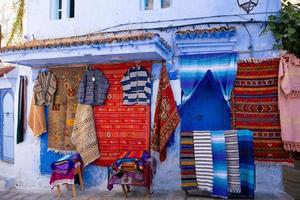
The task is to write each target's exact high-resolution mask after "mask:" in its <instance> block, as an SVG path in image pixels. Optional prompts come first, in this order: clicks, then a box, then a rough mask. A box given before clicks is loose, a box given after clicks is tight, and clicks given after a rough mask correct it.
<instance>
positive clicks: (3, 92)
mask: <svg viewBox="0 0 300 200" xmlns="http://www.w3.org/2000/svg"><path fill="white" fill-rule="evenodd" d="M6 94H10V95H11V96H12V98H13V103H14V93H13V90H12V88H1V89H0V148H1V151H0V161H3V162H7V163H14V158H15V144H14V145H13V148H12V151H13V158H12V160H8V159H5V158H4V157H3V131H4V125H3V120H4V113H3V106H2V105H3V100H4V97H5V95H6ZM13 110H14V104H13ZM13 123H14V116H13ZM13 129H14V127H13ZM13 138H15V135H13ZM14 141H15V140H14Z"/></svg>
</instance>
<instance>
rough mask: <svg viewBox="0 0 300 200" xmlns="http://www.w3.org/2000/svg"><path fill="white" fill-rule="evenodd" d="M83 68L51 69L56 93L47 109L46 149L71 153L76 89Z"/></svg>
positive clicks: (72, 148) (73, 147)
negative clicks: (47, 136) (47, 135)
mask: <svg viewBox="0 0 300 200" xmlns="http://www.w3.org/2000/svg"><path fill="white" fill-rule="evenodd" d="M84 71H85V68H83V67H80V68H53V69H51V72H53V73H54V74H55V76H56V81H57V91H56V93H55V96H54V101H53V105H51V106H50V109H49V127H48V133H49V141H48V149H49V150H52V151H54V152H59V153H73V152H75V146H74V145H73V144H72V142H71V135H72V131H73V125H74V118H75V113H76V109H77V89H78V87H79V83H80V80H81V78H82V75H83V73H84Z"/></svg>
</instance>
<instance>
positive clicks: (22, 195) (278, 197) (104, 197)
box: [0, 189, 293, 200]
mask: <svg viewBox="0 0 300 200" xmlns="http://www.w3.org/2000/svg"><path fill="white" fill-rule="evenodd" d="M77 195H78V196H77V198H72V196H71V191H62V197H60V198H58V197H56V196H55V191H49V192H43V193H30V192H29V191H21V190H17V189H14V190H10V191H5V192H0V200H52V199H54V200H69V199H72V200H73V199H76V200H110V199H118V200H119V199H120V200H122V199H126V198H125V196H124V194H123V192H122V191H121V190H113V191H111V192H109V191H103V192H101V191H98V192H97V191H89V190H86V191H83V192H82V191H79V189H77ZM127 199H134V200H136V199H154V200H160V199H161V200H172V199H175V200H176V199H179V200H181V199H182V200H189V199H191V200H192V199H201V200H212V198H204V197H199V196H198V197H196V196H186V195H185V193H184V192H182V191H175V192H174V191H172V192H163V191H160V192H158V191H156V192H154V193H153V194H152V196H151V197H149V195H148V193H147V192H146V191H141V190H138V191H134V190H133V191H131V192H130V193H129V194H128V198H127ZM255 199H259V200H293V198H291V197H289V196H288V195H287V194H285V193H280V194H268V193H264V192H257V193H256V198H255Z"/></svg>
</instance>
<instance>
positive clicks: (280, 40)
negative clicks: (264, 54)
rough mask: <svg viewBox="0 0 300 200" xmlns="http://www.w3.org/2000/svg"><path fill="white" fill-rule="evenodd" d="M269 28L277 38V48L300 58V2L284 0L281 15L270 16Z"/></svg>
mask: <svg viewBox="0 0 300 200" xmlns="http://www.w3.org/2000/svg"><path fill="white" fill-rule="evenodd" d="M268 29H269V30H271V31H272V33H273V35H274V37H275V39H276V42H277V43H276V44H275V45H274V47H275V48H276V49H280V50H286V51H288V52H289V53H292V54H295V55H296V56H297V57H298V58H300V3H296V4H292V3H290V2H288V1H287V0H283V3H282V9H281V11H280V13H279V15H278V16H274V15H271V16H270V17H269V20H268Z"/></svg>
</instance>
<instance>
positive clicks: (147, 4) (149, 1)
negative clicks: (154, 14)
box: [144, 0, 154, 10]
mask: <svg viewBox="0 0 300 200" xmlns="http://www.w3.org/2000/svg"><path fill="white" fill-rule="evenodd" d="M153 1H154V0H144V9H145V10H153Z"/></svg>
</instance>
